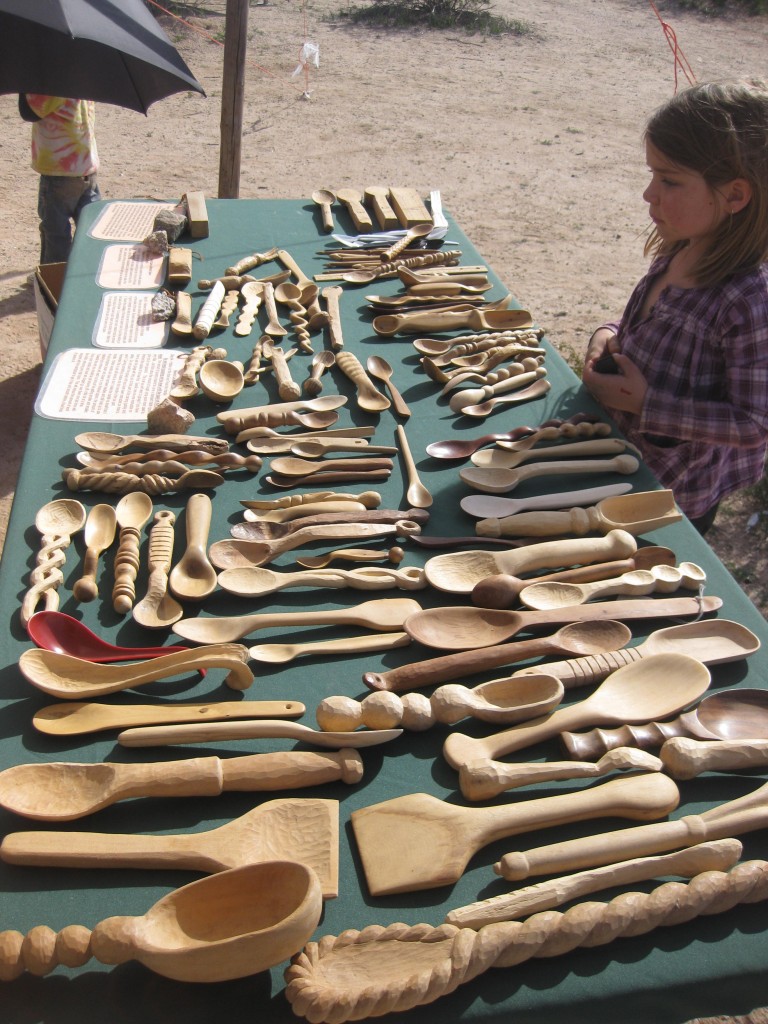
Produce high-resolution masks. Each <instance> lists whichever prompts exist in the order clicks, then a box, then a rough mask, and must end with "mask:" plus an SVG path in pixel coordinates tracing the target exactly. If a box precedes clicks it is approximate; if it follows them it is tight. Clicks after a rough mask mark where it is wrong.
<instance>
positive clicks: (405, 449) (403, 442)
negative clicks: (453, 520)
mask: <svg viewBox="0 0 768 1024" xmlns="http://www.w3.org/2000/svg"><path fill="white" fill-rule="evenodd" d="M396 433H397V443H398V445H399V447H400V453H401V455H402V456H403V461H404V462H405V470H406V474H407V476H408V490H407V491H406V492H405V497H406V499H407V501H408V504H409V505H413V506H414V507H415V508H429V507H430V506H431V505H432V501H433V499H432V495H431V494H430V492H429V490H428V489H427V488H426V487H425V486H424V484H423V483H422V482H421V478H420V477H419V471H418V470H417V469H416V463H415V462H414V461H413V455H412V454H411V448H410V445H409V444H408V438H407V437H406V434H405V428H404V427H403V426H402V424H400V423H398V425H397V430H396Z"/></svg>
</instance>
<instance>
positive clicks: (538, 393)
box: [461, 374, 552, 419]
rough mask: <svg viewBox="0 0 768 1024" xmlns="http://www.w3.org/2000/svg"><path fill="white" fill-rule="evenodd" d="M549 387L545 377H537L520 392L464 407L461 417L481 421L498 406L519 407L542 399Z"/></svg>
mask: <svg viewBox="0 0 768 1024" xmlns="http://www.w3.org/2000/svg"><path fill="white" fill-rule="evenodd" d="M521 376H523V374H521ZM551 387H552V385H551V384H550V383H549V381H548V380H547V379H546V378H545V377H539V378H538V379H537V380H534V381H533V383H532V384H529V385H528V387H524V388H522V389H521V390H520V391H516V392H514V394H511V395H500V396H499V397H498V398H489V399H488V401H487V402H481V403H480V404H479V405H466V406H464V408H463V409H462V410H461V413H462V415H463V416H476V417H479V418H481V419H482V418H483V417H485V416H488V415H490V413H492V412H493V410H494V409H496V408H497V407H498V406H500V405H519V404H521V403H523V402H530V401H532V400H533V399H535V398H542V397H543V396H544V395H546V394H547V392H548V391H549V389H550V388H551Z"/></svg>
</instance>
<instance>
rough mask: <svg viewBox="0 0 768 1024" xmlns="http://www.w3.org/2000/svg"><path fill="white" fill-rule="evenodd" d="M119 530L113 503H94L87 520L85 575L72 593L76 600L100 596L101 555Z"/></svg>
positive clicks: (89, 599)
mask: <svg viewBox="0 0 768 1024" xmlns="http://www.w3.org/2000/svg"><path fill="white" fill-rule="evenodd" d="M116 531H117V517H116V515H115V509H114V507H113V506H112V505H94V506H93V508H92V509H91V511H90V512H89V513H88V518H87V519H86V521H85V547H86V552H85V562H84V565H83V575H82V576H81V577H80V579H79V580H76V581H75V584H74V586H73V587H72V595H73V596H74V598H75V600H76V601H93V600H94V598H96V597H98V596H99V588H98V586H97V584H96V573H97V571H98V566H99V557H100V555H101V554H102V552H104V551H106V550H107V548H108V547H109V546H110V545H111V544H112V541H113V540H114V539H115V533H116Z"/></svg>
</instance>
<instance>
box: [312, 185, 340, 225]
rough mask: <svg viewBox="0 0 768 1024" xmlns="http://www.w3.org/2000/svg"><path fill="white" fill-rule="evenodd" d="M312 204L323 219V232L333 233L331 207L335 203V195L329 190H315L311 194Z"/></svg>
mask: <svg viewBox="0 0 768 1024" xmlns="http://www.w3.org/2000/svg"><path fill="white" fill-rule="evenodd" d="M312 202H313V203H316V204H317V205H318V206H319V207H320V215H321V217H322V219H323V231H329V232H330V231H333V228H334V223H333V212H332V211H331V207H332V206H333V204H334V203H335V202H336V194H335V193H334V192H332V191H331V190H330V189H329V188H316V189H315V191H314V192H313V193H312Z"/></svg>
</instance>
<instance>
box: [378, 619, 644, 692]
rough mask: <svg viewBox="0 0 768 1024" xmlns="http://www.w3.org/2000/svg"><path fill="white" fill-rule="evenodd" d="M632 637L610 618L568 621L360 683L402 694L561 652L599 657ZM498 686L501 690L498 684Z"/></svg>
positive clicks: (537, 668)
mask: <svg viewBox="0 0 768 1024" xmlns="http://www.w3.org/2000/svg"><path fill="white" fill-rule="evenodd" d="M407 621H408V620H406V622H407ZM631 637H632V634H631V632H630V630H629V629H628V627H627V626H626V625H625V624H624V623H623V622H617V621H615V620H614V619H609V618H606V619H600V620H596V621H591V620H586V621H584V620H582V621H581V622H580V623H579V622H577V623H574V624H567V625H566V626H564V627H563V628H561V629H559V630H557V632H555V633H552V634H551V635H549V636H545V637H533V638H531V639H529V640H518V641H516V642H514V643H506V644H496V645H493V646H489V647H481V648H474V649H468V650H464V651H457V652H455V653H453V654H444V655H442V656H441V657H438V658H427V659H424V658H422V659H421V660H419V661H415V662H411V664H409V665H400V666H399V667H397V668H393V669H389V670H387V671H385V672H365V673H364V674H363V682H364V683H365V685H366V686H368V687H370V688H371V689H372V690H389V691H390V692H395V693H402V692H404V691H407V690H412V689H416V688H420V687H424V686H429V685H432V684H434V683H445V682H447V681H449V680H450V681H453V680H455V679H459V678H462V677H464V676H468V675H475V674H477V673H478V672H483V671H485V670H486V669H491V668H498V667H500V666H501V665H513V664H515V663H516V662H518V661H526V660H527V659H529V658H535V657H539V656H541V655H546V654H557V653H558V652H562V651H568V652H570V653H572V654H582V655H584V654H586V653H589V654H590V655H596V656H602V655H605V654H607V653H609V652H613V651H616V650H619V649H620V648H623V647H624V646H625V644H627V643H628V642H629V640H630V639H631ZM595 661H599V657H595ZM541 671H542V669H541V666H539V665H536V666H532V667H531V668H530V669H526V671H525V674H526V675H531V676H535V677H536V679H537V680H538V679H539V677H540V675H541ZM546 671H547V674H548V675H549V676H551V675H553V674H554V673H552V672H550V669H549V666H547V667H546ZM497 682H498V681H497ZM498 689H500V690H503V687H502V685H501V683H499V687H498ZM509 689H510V691H511V692H512V693H515V692H517V691H516V684H514V683H511V684H510V687H509ZM481 692H482V691H481Z"/></svg>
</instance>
